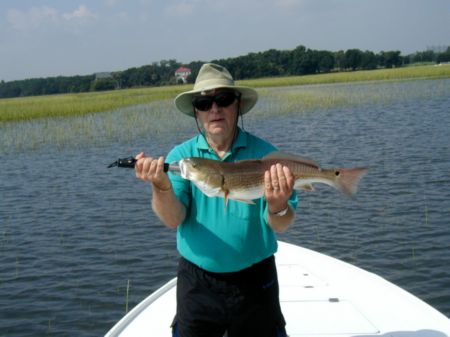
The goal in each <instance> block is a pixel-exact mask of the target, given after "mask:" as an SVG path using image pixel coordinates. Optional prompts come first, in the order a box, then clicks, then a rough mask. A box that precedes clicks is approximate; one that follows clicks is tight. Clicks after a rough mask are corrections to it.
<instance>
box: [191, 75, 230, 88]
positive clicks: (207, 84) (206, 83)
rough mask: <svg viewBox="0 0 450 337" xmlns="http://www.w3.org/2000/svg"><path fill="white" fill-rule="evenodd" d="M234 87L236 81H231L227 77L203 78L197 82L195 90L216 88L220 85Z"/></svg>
mask: <svg viewBox="0 0 450 337" xmlns="http://www.w3.org/2000/svg"><path fill="white" fill-rule="evenodd" d="M230 86H231V87H233V86H234V81H232V80H231V81H230V80H227V79H223V80H221V79H217V78H215V79H210V80H203V81H201V82H199V83H196V84H195V86H194V90H203V89H209V90H211V89H214V88H220V87H230Z"/></svg>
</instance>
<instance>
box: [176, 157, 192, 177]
mask: <svg viewBox="0 0 450 337" xmlns="http://www.w3.org/2000/svg"><path fill="white" fill-rule="evenodd" d="M178 165H179V166H180V175H181V177H182V178H183V179H189V170H188V169H187V167H186V166H187V163H186V159H181V160H180V161H179V162H178Z"/></svg>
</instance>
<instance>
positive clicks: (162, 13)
mask: <svg viewBox="0 0 450 337" xmlns="http://www.w3.org/2000/svg"><path fill="white" fill-rule="evenodd" d="M299 45H303V46H305V47H307V48H310V49H319V50H330V51H338V50H347V49H351V48H358V49H361V50H370V51H373V52H376V53H378V52H380V51H383V50H384V51H387V50H400V51H401V52H402V54H403V55H407V54H410V53H414V52H417V51H424V50H426V49H427V48H429V47H434V46H449V45H450V0H90V1H88V0H0V81H1V80H4V81H11V80H20V79H26V78H35V77H50V76H59V75H61V76H71V75H89V74H93V73H96V72H104V71H120V70H125V69H127V68H131V67H139V66H142V65H146V64H151V63H153V62H159V61H161V60H169V59H175V60H177V61H179V62H182V63H189V62H191V61H205V62H207V61H211V60H214V59H222V58H228V57H237V56H241V55H246V54H248V53H250V52H262V51H265V50H268V49H278V50H292V49H294V48H295V47H297V46H299Z"/></svg>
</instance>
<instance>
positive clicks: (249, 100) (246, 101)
mask: <svg viewBox="0 0 450 337" xmlns="http://www.w3.org/2000/svg"><path fill="white" fill-rule="evenodd" d="M224 88H229V89H233V90H235V91H238V92H239V93H240V94H241V114H242V115H243V114H246V113H247V112H249V111H250V110H251V109H252V108H253V107H254V106H255V104H256V102H257V100H258V93H257V92H256V90H254V89H252V88H249V87H242V86H220V87H217V86H214V87H211V88H205V87H203V88H202V89H201V90H190V91H186V92H183V93H181V94H179V95H178V96H177V97H175V106H176V107H177V109H178V110H180V111H181V112H182V113H184V114H186V115H188V116H191V117H194V116H195V114H194V107H193V106H192V98H193V97H194V95H198V94H200V93H201V92H204V91H210V90H216V89H224Z"/></svg>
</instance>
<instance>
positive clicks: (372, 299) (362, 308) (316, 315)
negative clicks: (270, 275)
mask: <svg viewBox="0 0 450 337" xmlns="http://www.w3.org/2000/svg"><path fill="white" fill-rule="evenodd" d="M276 261H277V268H278V275H279V283H280V302H281V307H282V310H283V314H284V317H285V319H286V322H287V325H286V330H287V332H288V335H289V336H290V337H300V336H301V337H305V336H314V337H330V336H340V337H363V336H365V337H367V336H373V337H375V336H384V337H450V320H449V319H448V318H447V317H446V316H444V315H443V314H441V313H440V312H438V311H437V310H435V309H434V308H432V307H431V306H429V305H428V304H426V303H425V302H423V301H421V300H420V299H418V298H417V297H415V296H413V295H412V294H410V293H408V292H406V291H405V290H403V289H401V288H399V287H397V286H396V285H394V284H392V283H390V282H388V281H386V280H385V279H383V278H381V277H379V276H377V275H375V274H373V273H369V272H367V271H365V270H362V269H360V268H358V267H355V266H353V265H351V264H348V263H345V262H343V261H340V260H337V259H334V258H332V257H329V256H326V255H323V254H320V253H317V252H315V251H312V250H309V249H305V248H302V247H298V246H295V245H291V244H287V243H283V242H279V251H278V253H277V254H276ZM175 292H176V279H172V280H171V281H169V282H168V283H166V284H165V285H164V286H163V287H161V288H160V289H158V290H157V291H156V292H155V293H153V294H152V295H150V296H149V297H147V298H146V299H145V300H144V301H142V302H141V303H140V304H138V305H137V306H136V307H135V308H134V309H133V310H132V311H131V312H130V313H129V314H128V315H126V316H125V317H124V318H123V319H122V320H121V321H119V322H118V323H117V324H116V325H115V326H114V327H113V328H112V329H111V330H110V331H109V332H108V334H107V335H106V337H116V336H120V337H128V336H129V337H140V336H149V335H151V336H152V337H169V336H171V329H170V324H171V323H172V319H173V317H174V313H175V307H176V299H175Z"/></svg>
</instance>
